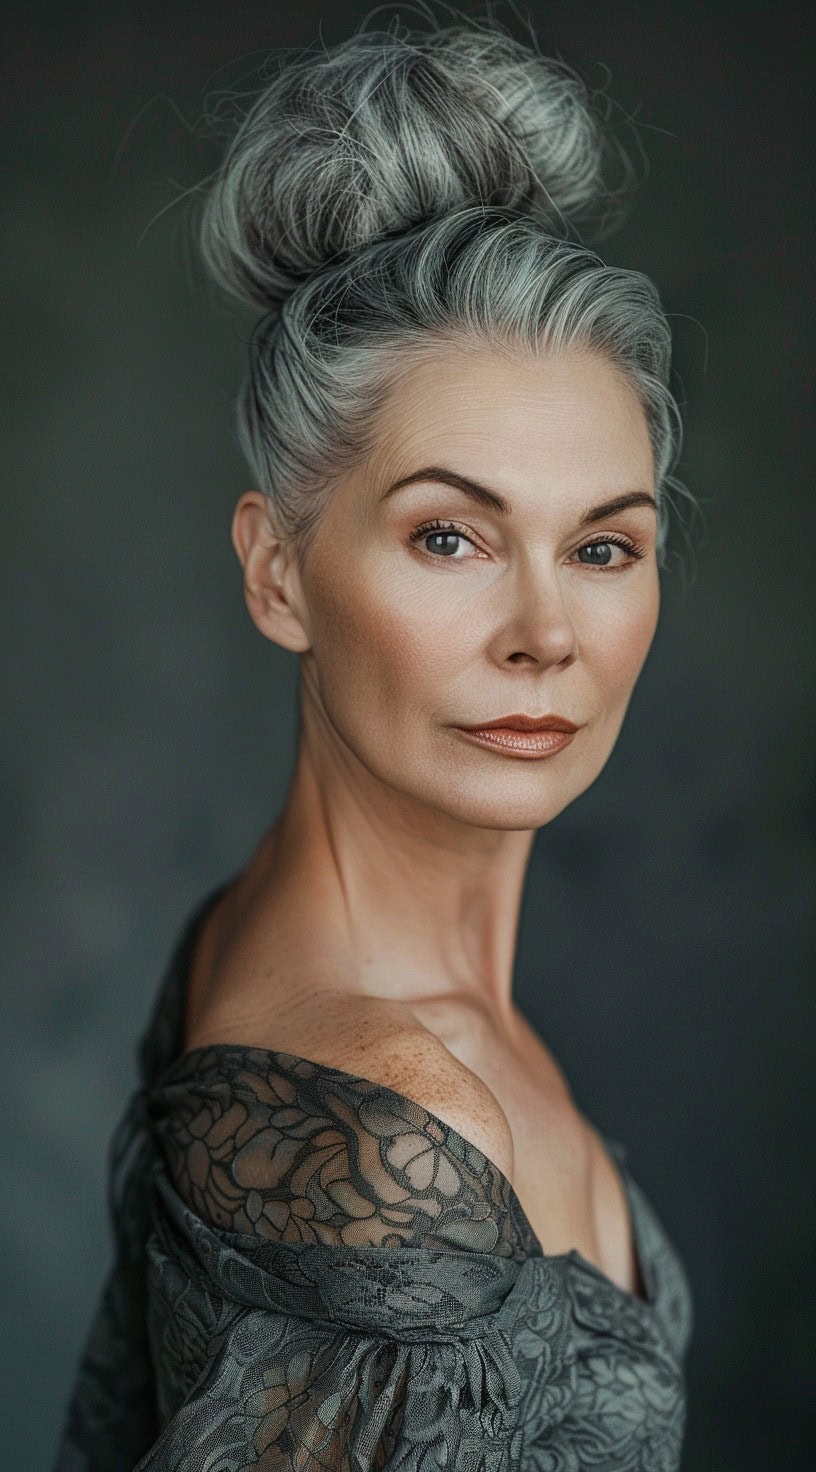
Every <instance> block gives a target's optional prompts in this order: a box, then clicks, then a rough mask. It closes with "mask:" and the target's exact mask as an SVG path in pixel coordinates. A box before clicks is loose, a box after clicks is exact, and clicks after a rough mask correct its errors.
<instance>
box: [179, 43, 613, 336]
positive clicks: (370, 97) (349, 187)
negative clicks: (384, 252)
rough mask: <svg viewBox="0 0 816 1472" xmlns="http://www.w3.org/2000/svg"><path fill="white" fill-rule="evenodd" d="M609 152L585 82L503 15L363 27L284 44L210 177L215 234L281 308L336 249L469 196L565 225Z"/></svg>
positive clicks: (238, 270)
mask: <svg viewBox="0 0 816 1472" xmlns="http://www.w3.org/2000/svg"><path fill="white" fill-rule="evenodd" d="M603 158H604V136H603V131H602V129H601V127H600V124H599V121H598V119H597V117H596V116H595V115H594V113H593V110H592V107H591V106H590V102H589V97H588V94H587V90H586V88H585V86H584V84H583V83H582V82H581V81H580V80H579V79H578V78H577V77H576V76H575V75H574V74H573V73H572V72H571V71H570V70H569V69H568V68H567V67H565V66H563V65H562V64H561V63H559V62H556V61H553V60H550V59H548V58H545V57H542V56H541V55H540V54H539V53H538V51H537V50H535V49H533V48H532V47H530V46H527V45H522V44H521V43H519V42H517V41H515V40H514V39H512V38H511V37H510V36H509V35H507V34H506V33H505V32H504V31H503V30H501V29H500V28H498V26H497V25H496V23H495V22H492V21H491V22H490V23H484V24H483V23H481V22H476V21H465V22H464V23H461V24H456V25H453V26H448V27H444V28H443V27H440V28H438V29H436V30H433V29H430V30H423V31H421V32H413V31H408V30H401V29H400V28H399V26H398V25H392V26H391V27H389V29H388V30H387V31H360V32H358V33H357V34H355V35H354V36H352V37H351V38H350V39H348V40H347V41H344V42H342V43H341V44H339V45H336V46H334V47H332V48H330V49H328V50H323V51H313V52H310V53H307V54H306V55H305V56H303V55H301V54H300V53H299V54H298V57H297V59H292V58H291V57H287V58H285V59H284V61H283V63H282V65H281V67H280V71H279V74H278V75H277V76H276V77H275V78H274V79H273V80H272V81H271V82H270V83H269V84H268V85H267V86H266V87H265V88H264V90H263V91H262V92H261V94H260V95H259V96H258V97H257V98H256V99H255V101H254V102H253V104H252V105H251V107H250V108H249V110H248V111H247V112H246V114H245V115H244V117H243V118H242V120H241V122H240V124H239V126H238V129H237V132H236V133H235V135H234V137H233V138H232V140H231V142H230V144H229V146H228V148H227V151H226V153H225V156H224V158H223V161H222V163H221V165H220V167H219V169H218V170H217V172H216V174H215V175H214V177H213V179H212V181H211V183H210V188H209V191H208V193H207V196H206V199H205V201H204V207H203V211H202V215H201V223H200V236H199V239H200V245H201V250H202V253H203V256H204V258H205V261H206V263H207V265H208V267H209V269H210V270H211V271H212V273H213V275H214V276H215V277H216V279H217V280H218V281H220V283H221V284H222V286H224V287H226V288H227V290H229V291H231V292H232V293H233V294H234V295H236V296H238V297H240V298H241V299H243V300H245V301H248V302H251V303H254V304H255V305H257V306H261V307H264V308H267V309H269V308H271V307H273V306H274V305H275V304H277V303H280V302H281V301H283V300H284V298H285V297H286V296H287V295H288V294H289V293H290V292H291V291H292V290H293V289H294V288H295V287H296V286H297V285H298V283H299V282H300V281H302V280H304V279H305V278H306V277H308V276H309V275H310V274H311V273H312V272H314V271H316V270H317V269H319V268H320V267H321V266H323V265H324V264H326V263H327V262H329V261H331V260H332V259H335V258H337V257H338V256H342V255H345V254H347V253H348V252H351V251H354V250H357V249H359V248H360V247H361V246H364V245H365V244H367V243H369V242H373V241H375V240H379V239H382V238H384V237H386V236H389V235H398V234H401V233H403V232H405V231H407V230H410V229H412V228H413V227H416V226H418V225H420V224H421V223H422V222H423V221H426V220H429V219H431V218H433V217H436V216H440V215H445V214H448V213H450V212H452V211H455V210H457V209H460V208H461V207H463V206H472V205H474V204H482V205H490V206H499V207H501V208H507V209H509V210H514V211H518V212H519V213H523V214H526V215H528V216H530V217H531V218H533V219H535V220H536V221H538V222H540V223H541V225H542V226H543V227H544V228H545V229H548V230H551V231H552V232H553V233H556V234H564V233H565V228H566V227H568V226H575V225H577V224H580V223H582V221H583V220H584V219H585V218H588V217H590V216H591V215H592V212H593V207H595V206H597V204H598V203H599V200H600V199H601V198H602V196H603V194H604V189H603V185H602V181H601V172H602V163H603Z"/></svg>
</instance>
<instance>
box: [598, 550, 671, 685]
mask: <svg viewBox="0 0 816 1472" xmlns="http://www.w3.org/2000/svg"><path fill="white" fill-rule="evenodd" d="M639 593H640V596H639V597H638V598H637V599H629V600H627V599H621V600H620V601H619V602H617V603H613V602H612V601H611V600H610V603H609V604H608V605H607V606H606V607H605V608H604V609H602V610H601V609H597V608H594V609H593V610H592V616H591V617H588V619H587V621H586V623H585V627H584V631H583V636H582V638H581V641H580V643H581V650H582V653H583V656H584V658H585V660H586V662H587V663H588V664H590V665H591V666H593V667H594V669H595V673H596V677H597V680H598V683H599V685H600V686H602V688H604V689H605V690H606V691H607V692H608V693H609V694H610V695H613V696H614V694H615V693H620V694H621V695H622V696H623V697H627V696H628V695H629V694H630V693H631V690H632V687H633V685H634V683H635V681H636V680H637V677H638V675H639V673H640V671H641V669H642V668H643V664H644V661H645V659H646V656H647V654H648V652H649V649H650V647H651V644H652V640H653V639H654V635H655V630H656V628H657V621H658V615H659V611H660V591H659V584H658V582H657V578H656V577H655V578H654V579H653V580H652V581H651V582H650V583H648V584H644V585H643V586H642V588H641V589H640V590H639ZM588 612H589V611H588Z"/></svg>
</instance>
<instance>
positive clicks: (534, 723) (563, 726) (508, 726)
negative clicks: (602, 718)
mask: <svg viewBox="0 0 816 1472" xmlns="http://www.w3.org/2000/svg"><path fill="white" fill-rule="evenodd" d="M460 729H461V730H463V731H499V730H501V731H567V732H570V733H572V732H573V731H577V730H578V727H577V726H576V724H575V722H574V721H568V720H567V718H566V716H558V715H550V716H525V715H512V716H498V717H497V719H496V720H495V721H480V722H479V723H478V724H477V725H474V726H462V727H461V728H460Z"/></svg>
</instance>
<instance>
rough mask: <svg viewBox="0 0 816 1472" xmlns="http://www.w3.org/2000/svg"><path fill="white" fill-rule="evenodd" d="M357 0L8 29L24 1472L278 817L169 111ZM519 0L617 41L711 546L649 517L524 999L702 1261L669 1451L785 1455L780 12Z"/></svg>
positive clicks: (802, 545) (278, 797) (14, 1254)
mask: <svg viewBox="0 0 816 1472" xmlns="http://www.w3.org/2000/svg"><path fill="white" fill-rule="evenodd" d="M461 8H462V9H463V10H464V11H465V12H466V13H469V14H480V13H481V6H479V5H468V4H467V3H463V4H462V7H461ZM367 10H368V6H367V5H365V4H356V3H345V4H342V3H328V0H326V3H323V4H321V5H319V6H311V7H310V6H304V5H303V4H302V3H300V4H294V3H290V0H278V4H277V5H276V6H274V7H272V6H270V5H269V4H268V3H266V4H263V5H262V4H260V3H255V0H251V3H239V4H236V5H232V6H226V5H223V4H219V5H216V4H214V3H211V0H203V3H197V4H196V5H189V6H182V5H179V4H177V3H172V0H164V3H162V4H161V5H158V4H152V5H148V4H142V5H139V6H136V5H133V4H112V3H111V4H107V5H96V6H95V5H85V6H80V7H79V8H77V7H76V6H70V7H69V6H67V5H65V6H62V7H60V6H58V5H49V6H45V5H38V4H30V5H27V6H25V7H22V6H18V7H16V8H14V7H12V8H11V10H9V11H7V12H6V16H7V19H6V22H5V35H4V39H3V45H2V48H0V49H1V50H2V54H3V57H4V67H5V70H6V76H5V81H4V85H3V87H2V89H0V97H1V98H2V103H1V104H0V105H2V108H3V110H4V112H5V129H4V139H5V149H6V152H7V170H6V173H5V179H6V200H5V209H4V212H3V218H2V224H1V225H0V231H2V274H1V275H0V290H2V293H3V308H4V327H3V333H2V352H3V355H4V360H5V361H4V376H5V382H6V385H7V388H8V392H9V400H10V404H11V414H10V419H9V424H8V432H7V435H6V436H5V442H6V445H7V450H8V468H7V474H6V477H5V489H4V495H3V497H2V509H1V510H0V515H2V552H3V559H4V563H3V575H2V580H0V597H2V601H3V629H4V634H5V638H4V657H5V661H6V665H7V676H6V680H5V681H4V690H5V691H6V697H7V698H6V702H5V711H4V720H3V727H2V738H1V739H2V744H3V757H4V760H3V768H2V789H0V798H1V800H2V817H3V822H4V841H3V844H2V856H1V859H0V862H2V866H3V878H4V887H3V897H2V929H3V934H4V940H5V947H6V960H5V964H4V991H5V1002H6V1020H5V1025H4V1027H3V1039H4V1041H5V1042H6V1044H7V1048H6V1053H5V1057H4V1060H3V1066H2V1070H0V1089H1V1090H2V1095H3V1107H4V1111H5V1117H6V1118H7V1119H9V1117H10V1120H11V1127H7V1128H6V1129H5V1130H4V1132H3V1137H2V1138H3V1150H4V1153H5V1157H6V1158H5V1161H4V1164H5V1179H6V1180H7V1181H8V1182H10V1187H9V1188H7V1190H6V1191H5V1192H4V1221H3V1230H4V1235H5V1251H4V1252H3V1253H2V1264H3V1269H4V1271H5V1273H6V1274H7V1279H6V1282H5V1283H4V1284H3V1292H2V1305H3V1313H4V1315H5V1316H6V1318H7V1322H6V1324H5V1327H4V1342H5V1344H6V1346H7V1349H8V1351H9V1354H8V1365H7V1368H6V1371H5V1375H4V1387H5V1389H6V1391H7V1392H8V1405H7V1408H6V1410H5V1413H4V1416H3V1451H4V1453H5V1458H6V1461H7V1465H8V1466H9V1467H14V1468H15V1469H16V1472H28V1469H34V1468H42V1467H43V1466H45V1465H46V1464H47V1462H48V1458H49V1457H50V1455H51V1454H52V1450H53V1446H54V1442H55V1438H56V1435H57V1430H58V1426H59V1424H60V1423H61V1417H62V1412H63V1406H64V1402H65V1399H66V1397H67V1394H68V1390H69V1386H70V1384H71V1383H72V1381H73V1377H74V1374H75V1368H76V1358H77V1356H78V1354H79V1351H80V1347H81V1344H82V1341H83V1339H84V1335H85V1333H86V1330H87V1327H88V1324H89V1321H90V1315H91V1311H92V1308H93V1306H94V1304H95V1301H96V1297H97V1293H98V1291H99V1288H100V1286H101V1283H102V1279H103V1276H104V1273H105V1271H106V1269H107V1265H108V1262H109V1257H110V1239H109V1236H108V1224H107V1218H106V1207H105V1185H106V1151H107V1146H108V1141H109V1137H110V1133H111V1130H112V1128H113V1125H114V1122H115V1120H116V1118H117V1117H118V1114H119V1111H120V1109H121V1108H122V1107H123V1104H124V1102H125V1099H126V1097H127V1096H128V1094H129V1093H130V1091H131V1090H132V1088H133V1086H134V1083H135V1044H136V1039H137V1036H138V1034H139V1031H140V1029H141V1027H142V1026H143V1024H144V1022H145V1020H146V1015H147V1011H148V1008H149V1005H150V1002H151V999H152V996H153V993H154V990H155V987H156V985H157V982H158V977H159V974H160V971H161V969H162V967H163V965H164V963H165V960H166V958H167V955H168V953H169V949H170V946H171V943H172V942H173V940H174V938H175V936H176V934H177V933H178V931H179V930H180V927H181V923H182V921H183V919H184V917H185V915H186V914H187V912H188V910H189V909H190V908H191V907H192V905H193V904H194V903H195V902H196V901H198V900H199V899H200V898H201V897H202V895H203V893H204V892H205V890H207V889H208V888H209V887H211V886H213V885H214V884H215V883H216V882H217V881H219V880H220V879H221V878H223V877H226V875H227V874H229V873H230V872H232V871H233V870H235V869H237V868H238V867H239V866H240V865H241V864H243V862H244V861H245V859H246V858H247V857H248V855H249V852H250V850H251V848H252V847H253V846H254V844H255V842H256V840H257V838H258V837H259V836H260V834H261V832H262V831H263V830H264V829H265V828H266V827H267V826H268V825H269V823H270V822H271V821H272V819H273V817H274V816H275V813H276V811H277V810H278V808H279V806H280V804H281V802H282V800H283V796H284V793H285V790H286V786H287V783H288V777H289V771H290V765H291V760H292V756H293V751H294V737H295V692H296V680H297V668H296V659H295V656H292V655H289V654H287V653H286V652H284V651H283V650H281V649H278V648H276V647H275V646H272V645H270V644H268V643H267V642H266V641H265V640H263V639H262V638H261V637H260V635H258V634H257V633H256V631H255V630H254V628H253V627H252V625H251V624H250V621H249V619H248V616H247V614H246V612H245V609H244V604H243V598H242V593H241V585H240V570H239V567H238V564H237V561H236V560H235V558H234V555H233V552H232V549H231V547H230V545H229V522H230V518H231V515H232V509H233V506H234V503H235V501H236V499H237V497H238V495H239V494H240V493H241V491H242V490H244V489H246V488H247V486H248V485H249V484H250V483H251V482H250V478H249V475H248V472H247V471H246V469H245V467H244V466H243V463H242V461H241V459H240V456H239V453H238V450H237V447H236V442H235V436H234V430H233V419H232V403H233V398H234V394H235V392H236V390H237V386H238V382H239V380H240V378H241V376H242V374H243V372H244V367H245V361H246V338H247V334H248V331H249V326H250V325H251V321H252V320H253V319H252V318H251V317H249V316H246V315H243V314H242V313H241V312H240V311H239V310H237V309H233V308H232V307H228V306H225V305H224V304H223V303H222V302H220V301H217V300H216V298H215V296H214V294H213V293H211V292H209V291H207V290H205V289H203V287H202V283H201V275H200V273H199V275H198V276H196V273H195V272H194V271H193V270H191V266H190V262H189V259H188V252H187V247H186V244H185V233H184V229H183V225H182V216H183V212H184V206H183V204H182V205H175V204H173V201H175V200H177V199H178V197H179V196H180V195H181V193H182V191H183V190H184V189H185V188H187V187H189V186H191V185H193V184H195V183H196V182H197V181H198V180H200V179H202V178H203V176H204V175H205V174H206V173H207V172H208V171H209V170H210V169H211V168H212V167H213V166H214V164H215V162H216V158H217V153H216V152H215V150H214V147H213V145H212V144H211V143H210V142H208V141H206V140H205V139H204V138H202V137H201V136H200V135H199V134H197V133H196V131H195V130H194V129H193V128H192V127H191V124H194V123H196V122H197V121H198V120H199V119H200V115H201V109H202V106H203V103H204V99H205V97H206V96H207V95H208V94H211V93H212V92H213V91H214V90H217V89H219V88H223V87H241V86H244V85H249V80H248V79H249V77H250V74H251V72H252V70H253V68H255V67H257V65H258V64H259V63H260V62H261V61H262V60H263V58H264V56H265V55H266V54H267V53H268V52H269V51H270V50H271V49H272V48H274V47H277V46H280V45H288V44H296V45H304V44H308V43H310V42H312V41H314V40H315V39H316V37H317V35H318V29H320V32H321V34H322V36H323V39H324V40H325V41H326V42H327V43H329V44H331V43H332V42H333V41H336V40H340V39H341V38H342V37H343V36H345V35H347V34H348V33H349V32H350V31H351V30H352V29H353V28H354V27H355V26H356V25H357V24H358V22H359V21H360V20H361V19H362V17H363V15H364V14H366V12H367ZM408 10H409V8H408V7H405V8H402V9H401V13H403V14H404V15H405V17H406V18H407V19H408V18H410V17H409V14H408ZM389 14H390V12H389ZM529 14H530V16H531V17H532V19H533V22H534V24H535V26H536V30H537V34H538V36H539V39H540V42H541V47H542V50H544V51H545V52H551V53H556V54H560V55H561V56H562V57H563V58H564V59H565V60H567V61H568V62H570V63H571V64H572V65H574V66H576V67H577V68H578V69H579V70H580V71H581V72H582V74H583V75H584V76H585V78H586V79H587V81H589V82H590V84H591V85H601V84H602V83H603V82H604V81H605V73H604V66H607V67H608V68H609V82H608V89H609V91H610V93H611V94H612V96H613V97H614V98H615V99H616V101H617V102H618V103H619V104H620V105H621V106H622V107H623V108H624V109H626V110H627V111H629V112H630V113H633V114H635V115H636V116H637V119H638V124H639V127H640V130H641V139H642V143H643V146H644V148H645V150H646V152H647V154H648V157H649V160H650V163H651V171H650V174H649V177H648V178H647V180H646V182H645V184H644V186H643V188H642V189H641V191H640V196H639V201H638V205H637V207H636V209H635V212H634V214H633V216H632V219H631V221H630V223H629V224H628V225H627V226H626V228H625V229H624V230H623V231H622V232H620V233H619V234H618V235H616V236H614V237H612V238H611V239H610V240H609V241H607V242H606V243H605V244H604V245H603V247H602V251H603V254H604V255H605V256H606V258H607V259H608V260H609V261H610V262H611V263H614V264H620V265H625V266H634V267H638V268H640V269H644V270H646V271H647V272H648V273H649V274H650V275H652V276H653V277H654V279H655V280H656V281H657V283H658V286H659V287H660V290H661V294H662V296H663V300H664V303H665V305H666V307H667V309H668V311H669V312H670V314H671V315H672V318H673V323H674V328H675V333H676V344H677V348H676V363H677V370H678V374H679V381H680V384H681V392H682V393H683V394H684V395H685V397H686V399H687V407H686V452H685V456H684V461H683V464H682V467H681V474H682V476H683V478H684V479H685V480H686V482H687V483H688V484H689V486H690V487H691V488H692V490H693V491H694V493H695V494H696V495H697V496H699V497H700V498H701V499H702V500H703V501H704V503H705V504H706V520H707V528H706V531H705V535H704V537H703V539H702V540H701V541H700V542H699V545H698V547H697V551H696V555H695V556H694V557H692V556H691V554H690V553H688V552H687V551H686V549H685V544H684V542H683V539H682V537H676V536H675V538H674V541H673V545H674V546H675V548H676V553H675V558H674V560H673V563H672V565H671V567H670V569H669V571H668V572H666V573H664V574H663V607H662V612H661V623H660V627H659V630H658V634H657V637H656V639H655V643H654V645H653V648H652V651H651V653H650V655H649V658H648V660H647V663H646V667H645V669H644V671H643V674H642V675H641V678H640V682H639V684H638V687H637V689H636V691H635V695H634V697H633V700H632V703H631V706H630V712H629V716H628V719H627V721H626V723H625V725H624V729H623V732H622V734H621V737H620V739H619V741H618V744H617V746H616V749H615V751H614V753H613V755H612V757H611V759H610V761H609V763H608V764H607V767H606V768H605V769H604V771H603V773H602V774H601V776H600V777H599V779H598V780H597V781H596V782H595V783H594V784H593V786H592V788H591V789H590V790H589V791H588V792H587V793H586V794H585V795H584V796H582V797H581V798H580V799H579V800H578V801H577V802H574V803H573V804H572V805H571V806H570V807H569V808H568V809H567V810H566V811H565V812H564V813H563V814H562V815H561V816H560V817H559V818H558V819H557V820H556V821H555V822H553V823H552V824H550V825H548V826H547V827H546V828H545V829H543V830H541V832H540V833H539V834H538V835H537V838H536V844H535V847H534V851H533V861H532V865H531V870H530V875H529V880H528V885H527V889H526V893H525V903H524V911H523V916H522V927H521V936H520V945H519V953H518V967H517V975H518V997H519V1001H520V1003H521V1005H522V1007H523V1008H524V1010H525V1011H526V1012H527V1013H528V1015H529V1016H530V1017H531V1018H532V1020H533V1021H534V1023H535V1025H536V1026H537V1027H538V1028H539V1029H540V1031H541V1032H542V1034H543V1036H544V1037H545V1038H546V1040H547V1041H548V1043H549V1044H550V1045H551V1046H552V1048H553V1049H554V1051H555V1053H556V1056H557V1057H558V1058H559V1060H560V1061H561V1063H562V1064H563V1066H564V1068H565V1070H566V1073H567V1076H568V1077H569V1078H570V1080H571V1083H572V1087H573V1091H574V1093H575V1095H576V1098H577V1100H578V1103H579V1105H580V1106H581V1107H582V1108H583V1109H584V1110H585V1111H586V1112H587V1113H588V1114H589V1115H590V1117H592V1118H593V1119H594V1120H595V1122H596V1123H598V1124H599V1125H600V1126H601V1127H602V1128H604V1129H606V1130H607V1131H608V1132H609V1133H611V1134H612V1135H614V1136H617V1137H618V1138H620V1139H622V1140H624V1141H625V1142H626V1143H627V1145H628V1148H629V1152H630V1159H631V1163H632V1168H633V1171H634V1173H635V1175H636V1176H637V1177H638V1178H639V1180H640V1182H641V1183H642V1185H643V1186H644V1188H645V1189H646V1190H647V1192H648V1194H649V1195H650V1196H651V1198H652V1200H653V1202H654V1204H655V1206H656V1208H657V1210H658V1212H659V1213H660V1215H661V1216H662V1217H663V1219H664V1221H665V1222H666V1224H667V1225H668V1227H669V1230H670V1232H671V1234H672V1235H673V1237H674V1239H675V1241H676V1242H677V1245H678V1246H679V1248H680V1250H681V1252H682V1254H683V1256H684V1259H685V1261H686V1263H687V1266H688V1269H689V1272H690V1276H691V1279H692V1283H693V1287H694V1292H695V1308H696V1328H695V1334H694V1339H693V1343H692V1349H691V1354H690V1359H689V1425H688V1436H687V1443H686V1455H685V1458H684V1463H683V1466H684V1469H685V1472H698V1469H699V1472H720V1469H722V1472H726V1469H727V1472H754V1469H756V1472H770V1469H775V1468H780V1469H782V1468H784V1469H786V1472H787V1469H791V1468H793V1467H797V1468H798V1467H803V1468H804V1467H807V1468H810V1467H812V1466H814V1465H816V1434H815V1433H814V1422H813V1415H812V1404H813V1382H814V1333H813V1307H812V1305H813V1299H812V1262H813V1242H814V1212H813V1204H812V1199H813V1198H812V1197H811V1195H810V1193H809V1192H808V1191H807V1190H806V1184H807V1182H808V1178H809V1176H810V1175H811V1171H812V1157H813V1146H814V1101H813V1089H812V1077H813V1071H814V1070H813V1056H814V1054H813V1036H814V1027H813V1022H814V1008H813V990H812V984H811V983H810V982H809V981H806V976H807V973H808V969H809V968H808V962H810V966H811V970H812V962H813V946H812V939H813V927H812V894H813V885H814V874H815V872H816V863H815V862H814V778H813V728H814V721H813V706H814V695H813V681H812V667H813V665H812V655H813V639H812V626H811V625H810V624H809V623H808V622H807V620H806V609H807V606H808V595H810V596H811V598H812V592H813V581H814V578H813V568H814V557H813V547H814V543H813V530H814V528H813V520H812V507H813V500H814V491H813V483H812V466H813V463H814V453H813V444H812V441H811V440H810V419H811V418H812V415H811V414H810V412H809V411H810V405H809V403H808V402H807V399H806V389H805V384H806V382H807V379H808V376H809V375H810V379H811V382H812V381H813V377H812V368H813V365H812V362H811V361H810V358H811V343H812V341H813V335H812V321H809V319H808V310H809V306H810V301H809V297H808V294H807V287H808V285H809V277H810V274H811V263H810V259H809V249H808V248H807V246H806V241H807V240H808V239H809V238H810V232H811V230H812V227H813V197H812V193H810V194H809V193H808V191H807V188H806V183H807V181H806V176H805V159H806V156H807V155H808V154H809V148H808V145H809V143H810V139H809V138H808V137H807V136H806V134H805V128H804V119H805V104H806V98H807V97H808V95H809V89H810V72H809V66H808V63H807V59H806V58H807V48H806V46H805V44H804V43H805V39H806V38H805V37H804V35H803V34H801V33H800V31H799V30H798V29H797V28H798V26H800V24H801V25H804V20H802V21H801V22H800V21H799V20H798V18H797V16H796V14H795V13H794V12H793V11H791V12H790V13H788V14H785V13H784V11H783V12H780V11H779V10H778V9H777V8H772V7H770V6H767V7H757V8H754V9H752V8H751V7H750V6H747V7H746V5H745V4H740V5H736V4H733V5H720V6H717V7H715V8H714V9H711V8H709V9H708V10H707V11H705V12H703V11H702V10H701V11H700V12H699V13H697V14H693V15H691V14H689V10H688V7H687V6H686V5H685V4H682V3H681V0H675V3H672V4H666V3H660V0H656V3H655V0H652V3H650V4H649V5H646V4H645V3H643V4H636V3H633V0H620V3H618V4H616V5H615V6H609V7H607V8H606V10H605V11H601V12H600V13H599V11H598V9H597V7H595V6H591V5H584V6H576V5H575V4H566V3H553V4H548V5H546V7H545V6H544V5H543V4H541V5H539V4H532V5H531V6H530V8H529ZM498 15H499V18H500V19H505V20H508V17H507V15H506V13H504V12H502V10H501V7H499V9H498ZM387 18H388V17H386V19H387ZM508 23H510V24H511V25H512V18H510V20H509V21H508ZM148 226H149V228H148Z"/></svg>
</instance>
